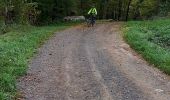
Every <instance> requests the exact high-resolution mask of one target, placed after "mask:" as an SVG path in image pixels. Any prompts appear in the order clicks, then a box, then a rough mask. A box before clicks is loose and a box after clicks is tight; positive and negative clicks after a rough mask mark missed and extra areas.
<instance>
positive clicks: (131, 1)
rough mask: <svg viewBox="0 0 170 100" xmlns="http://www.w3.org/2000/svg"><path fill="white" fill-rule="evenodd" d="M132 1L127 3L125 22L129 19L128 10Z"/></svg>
mask: <svg viewBox="0 0 170 100" xmlns="http://www.w3.org/2000/svg"><path fill="white" fill-rule="evenodd" d="M131 2H132V0H129V2H128V8H127V11H126V19H125V20H126V21H127V20H128V17H129V10H130V4H131Z"/></svg>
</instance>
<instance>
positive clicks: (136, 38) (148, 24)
mask: <svg viewBox="0 0 170 100" xmlns="http://www.w3.org/2000/svg"><path fill="white" fill-rule="evenodd" d="M124 33H125V34H124V37H125V39H126V41H127V42H128V43H129V44H130V45H131V47H132V48H134V49H135V50H136V51H137V52H138V53H140V54H142V55H143V57H144V58H145V59H146V60H148V61H149V62H150V63H151V64H153V65H155V66H156V67H158V68H159V69H160V70H162V71H163V72H165V73H167V74H169V75H170V19H162V20H153V21H130V22H127V23H126V25H125V27H124Z"/></svg>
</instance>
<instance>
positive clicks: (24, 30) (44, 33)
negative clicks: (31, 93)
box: [0, 23, 76, 100]
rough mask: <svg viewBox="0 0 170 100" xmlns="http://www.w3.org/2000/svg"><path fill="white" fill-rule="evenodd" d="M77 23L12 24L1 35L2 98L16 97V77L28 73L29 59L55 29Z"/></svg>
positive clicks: (0, 90)
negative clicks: (36, 25)
mask: <svg viewBox="0 0 170 100" xmlns="http://www.w3.org/2000/svg"><path fill="white" fill-rule="evenodd" d="M73 24H76V23H65V24H56V25H49V26H42V27H35V26H24V25H12V26H10V27H11V28H10V31H9V32H7V33H5V34H1V35H0V100H11V99H14V96H15V94H16V79H17V78H18V77H19V76H20V75H23V74H25V73H26V70H27V66H28V60H29V58H30V57H31V56H32V55H33V54H34V53H35V52H36V49H37V48H38V47H39V46H40V44H42V42H43V41H44V40H46V39H48V38H49V37H50V36H51V35H52V34H53V33H54V32H55V31H59V30H62V29H65V28H68V27H70V26H71V25H73Z"/></svg>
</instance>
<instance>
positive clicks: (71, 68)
mask: <svg viewBox="0 0 170 100" xmlns="http://www.w3.org/2000/svg"><path fill="white" fill-rule="evenodd" d="M119 25H120V24H117V25H116V24H113V23H107V24H98V25H96V26H95V27H93V28H87V27H84V26H77V27H75V28H70V29H68V30H65V31H62V32H60V33H56V35H55V36H54V37H53V38H51V39H50V40H49V41H48V42H47V43H46V44H45V45H44V46H43V47H42V48H40V50H39V53H38V55H37V56H36V57H35V58H34V59H33V60H32V61H31V63H30V66H29V71H28V74H27V75H26V76H25V77H23V78H21V79H20V80H19V83H18V88H19V89H20V91H21V92H22V94H23V96H24V97H23V99H25V100H157V99H158V100H159V99H161V100H168V94H167V93H168V92H169V91H168V89H170V88H169V85H167V81H165V80H160V79H159V78H157V75H156V74H155V73H154V72H155V70H153V69H146V68H148V67H149V66H147V65H146V64H147V63H145V62H142V61H141V62H142V63H141V64H139V66H144V68H145V69H142V70H141V69H140V70H135V69H138V67H137V66H136V62H135V61H138V60H139V58H135V57H133V55H131V54H129V52H128V51H126V53H127V54H123V53H124V52H125V51H123V50H124V49H123V50H122V47H121V45H127V44H125V43H124V42H123V40H122V39H121V38H120V37H121V35H120V34H119V33H120V32H119V27H120V26H119ZM123 47H124V46H123ZM125 47H126V46H125ZM128 49H130V48H129V47H128ZM122 55H124V57H122ZM121 57H122V58H121ZM129 57H131V58H129ZM126 58H128V59H130V60H129V61H128V60H127V59H126ZM120 59H122V61H121V62H119V61H120ZM125 62H126V65H127V66H126V65H125ZM129 65H131V68H133V69H128V68H129ZM122 67H124V68H122ZM126 69H127V70H126ZM146 70H147V71H149V72H148V73H147V72H146V73H145V74H143V72H145V71H146ZM130 71H134V72H130ZM139 73H140V75H139V77H138V76H133V75H137V74H139ZM158 73H159V72H158ZM154 75H155V76H154ZM159 75H160V74H159ZM147 77H148V78H147ZM161 77H164V75H161ZM138 78H139V79H138ZM140 78H141V79H140ZM148 79H149V80H148ZM141 82H143V84H142V85H141ZM147 82H148V83H147ZM154 82H157V84H155V83H154ZM162 83H163V84H162ZM158 84H159V85H160V86H161V87H160V86H158ZM151 85H153V86H151ZM156 86H157V87H159V88H163V89H164V88H165V89H166V90H165V93H161V94H160V93H157V92H155V91H154V88H155V87H156ZM144 87H145V88H148V89H147V90H145V89H144ZM156 96H159V97H158V98H157V97H156Z"/></svg>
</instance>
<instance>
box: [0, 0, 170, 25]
mask: <svg viewBox="0 0 170 100" xmlns="http://www.w3.org/2000/svg"><path fill="white" fill-rule="evenodd" d="M92 5H95V6H96V8H97V10H98V16H97V18H98V19H113V20H121V21H127V20H143V19H153V18H154V17H155V16H160V17H162V16H167V15H168V14H169V13H168V11H170V6H169V5H170V0H0V20H1V22H2V21H4V23H5V24H11V23H22V24H32V25H38V24H44V23H52V22H55V21H59V20H61V19H62V18H63V17H65V16H73V15H84V16H86V15H87V12H88V10H89V9H90V7H91V6H92Z"/></svg>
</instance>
